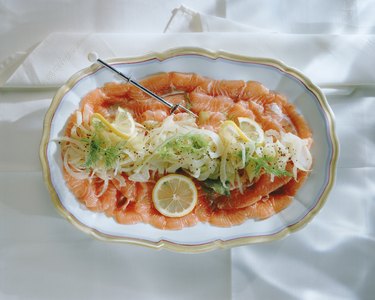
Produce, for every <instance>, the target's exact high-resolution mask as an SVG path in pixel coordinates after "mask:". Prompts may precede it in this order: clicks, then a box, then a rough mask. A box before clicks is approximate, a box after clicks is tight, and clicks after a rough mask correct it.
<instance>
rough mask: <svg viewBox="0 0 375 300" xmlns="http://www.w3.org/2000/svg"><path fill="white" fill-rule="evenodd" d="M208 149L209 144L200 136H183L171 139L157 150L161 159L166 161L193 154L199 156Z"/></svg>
mask: <svg viewBox="0 0 375 300" xmlns="http://www.w3.org/2000/svg"><path fill="white" fill-rule="evenodd" d="M208 149H209V142H208V141H207V139H206V138H205V136H202V135H200V134H190V133H189V134H184V135H179V136H177V137H175V138H172V139H171V140H170V141H168V142H167V143H166V144H165V145H164V146H163V147H161V148H160V150H159V155H160V156H161V157H162V158H163V159H168V158H170V157H174V156H176V155H179V156H180V155H184V154H193V155H198V156H199V155H201V154H202V153H206V152H207V151H208Z"/></svg>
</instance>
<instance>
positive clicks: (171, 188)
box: [152, 174, 198, 217]
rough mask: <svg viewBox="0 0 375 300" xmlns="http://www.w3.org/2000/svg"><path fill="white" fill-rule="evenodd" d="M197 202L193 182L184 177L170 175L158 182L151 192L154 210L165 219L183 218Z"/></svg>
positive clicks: (196, 193)
mask: <svg viewBox="0 0 375 300" xmlns="http://www.w3.org/2000/svg"><path fill="white" fill-rule="evenodd" d="M197 200H198V192H197V188H196V187H195V184H194V182H193V181H192V180H191V179H190V178H189V177H186V176H183V175H179V174H170V175H167V176H164V177H162V178H160V179H159V180H158V182H157V183H156V185H155V187H154V189H153V191H152V201H153V202H154V205H155V208H156V209H157V210H158V211H159V212H160V213H161V214H162V215H164V216H167V217H183V216H185V215H187V214H188V213H190V212H191V211H192V210H193V209H194V207H195V205H196V204H197Z"/></svg>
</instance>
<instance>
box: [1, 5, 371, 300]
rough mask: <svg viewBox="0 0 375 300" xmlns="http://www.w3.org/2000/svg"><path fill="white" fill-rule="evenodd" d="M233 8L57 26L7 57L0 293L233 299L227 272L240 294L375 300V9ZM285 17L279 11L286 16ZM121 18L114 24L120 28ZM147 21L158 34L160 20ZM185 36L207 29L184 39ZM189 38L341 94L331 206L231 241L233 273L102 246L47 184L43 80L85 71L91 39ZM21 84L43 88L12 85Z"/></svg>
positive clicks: (206, 262) (196, 261) (133, 48)
mask: <svg viewBox="0 0 375 300" xmlns="http://www.w3.org/2000/svg"><path fill="white" fill-rule="evenodd" d="M219 2H220V1H219ZM13 3H14V2H13ZM15 3H17V1H16V2H15ZM85 3H86V2H85ZM170 3H171V2H169V1H168V5H169V6H168V9H169V7H170ZM1 4H3V3H1ZM86 4H87V3H86ZM225 4H226V5H225V14H221V17H220V16H219V14H217V13H212V14H211V13H210V9H207V10H205V13H200V12H199V11H197V10H194V9H192V8H187V7H176V6H174V7H175V8H176V9H175V10H174V13H173V14H172V17H171V19H170V20H169V22H168V20H167V19H165V26H164V25H163V26H161V27H160V28H162V29H164V30H165V31H166V32H167V33H168V34H165V35H161V34H160V35H159V34H137V33H130V34H127V35H124V34H123V33H120V34H117V35H114V34H104V33H102V34H77V35H74V34H64V33H61V34H51V35H50V36H49V37H48V38H47V39H45V40H43V41H42V43H40V44H38V45H37V46H36V48H35V49H34V50H33V51H32V52H31V53H30V54H29V55H28V56H27V57H26V54H25V53H20V55H19V56H17V55H15V57H14V58H18V59H19V60H18V61H16V59H11V58H10V60H9V61H8V62H5V63H4V62H3V63H4V65H6V68H5V67H4V68H3V70H6V71H7V72H8V73H7V76H3V77H1V75H4V73H3V72H0V80H1V78H3V82H4V81H7V85H6V87H7V88H4V89H3V90H0V141H3V142H2V144H1V147H0V191H1V196H0V199H1V201H0V257H1V258H0V298H2V299H17V298H21V299H25V298H26V299H27V298H29V299H50V298H51V291H52V292H53V294H54V296H55V299H66V298H69V299H79V296H81V298H82V297H87V298H90V299H102V298H104V297H109V296H112V297H111V298H112V299H115V298H116V299H120V298H123V297H128V298H137V299H156V298H159V299H175V297H176V295H181V298H184V299H200V298H205V299H228V298H230V296H229V295H228V294H227V293H225V291H226V289H225V288H224V286H227V280H229V276H231V289H232V291H231V298H232V299H250V298H251V299H273V298H276V299H372V298H373V295H374V294H375V288H374V285H373V278H374V275H375V251H374V249H375V244H374V241H375V221H374V218H373V216H374V215H375V198H374V195H375V184H374V181H373V178H375V156H374V155H372V154H373V152H374V149H375V134H374V132H375V118H374V117H373V112H374V110H375V88H374V86H373V85H374V83H375V80H374V72H373V70H372V65H371V62H373V61H375V60H374V59H373V58H374V57H373V55H374V52H375V51H374V45H375V43H374V36H373V35H372V33H374V32H375V30H374V29H375V26H374V24H375V22H374V21H373V17H372V16H373V13H374V11H375V10H374V5H372V4H371V1H355V0H349V1H339V0H334V1H323V0H320V1H315V2H314V1H302V2H300V1H297V0H286V1H280V2H278V3H275V2H274V1H272V3H271V1H270V0H266V1H262V2H259V1H255V0H251V1H249V0H247V1H244V0H242V1H241V0H239V1H232V2H231V1H228V2H226V3H225ZM7 5H10V4H7ZM51 5H52V6H53V5H54V4H51ZM87 5H89V4H87ZM219 6H220V5H218V6H212V7H211V8H212V10H211V11H214V12H217V7H219ZM0 7H1V6H0ZM20 7H21V8H22V5H21V6H19V7H18V9H21V8H20ZM270 7H272V9H269V8H270ZM94 11H95V10H94ZM169 11H170V9H169ZM169 11H168V14H167V15H169V14H170V12H169ZM220 11H222V10H220ZM16 12H18V13H21V12H22V10H15V13H16ZM164 13H165V11H164ZM125 14H126V13H125ZM280 14H281V15H283V17H282V18H280V17H275V16H279V15H280ZM132 20H133V21H134V20H135V19H134V18H133V19H130V21H129V20H127V22H128V23H127V24H130V23H131V22H132ZM118 22H120V21H118V20H117V23H116V22H115V23H116V24H117V25H114V27H116V28H119V26H120V25H119V23H118ZM129 22H130V23H129ZM192 22H193V23H192ZM226 22H228V23H226ZM88 24H89V23H87V24H84V25H83V26H86V27H85V28H88V27H89V25H88ZM158 24H160V23H158ZM226 24H227V25H226ZM104 25H105V24H104V23H103V24H102V26H104ZM69 26H72V25H69ZM142 26H144V27H142V28H146V29H145V30H147V28H150V27H152V24H151V22H150V23H149V24H148V25H147V24H143V25H142ZM147 26H149V27H147ZM104 27H105V26H104ZM69 28H71V30H72V31H73V29H74V28H73V27H69ZM107 28H108V30H107V31H110V29H111V28H113V27H111V26H110V25H108V27H107ZM132 28H133V29H132ZM158 28H159V27H158ZM162 29H160V30H162ZM258 29H261V30H262V33H260V34H259V33H257V32H258V31H257V30H258ZM134 30H136V29H134V27H131V26H130V27H127V28H125V29H124V30H123V31H128V32H129V31H134ZM188 31H190V32H191V31H194V32H199V31H201V32H200V33H189V34H184V35H183V38H181V34H180V33H181V32H185V33H187V32H188ZM222 31H225V32H226V33H220V32H222ZM275 32H277V33H275ZM295 33H298V34H295ZM349 33H350V35H349ZM369 33H370V34H369ZM39 34H40V33H39ZM119 37H122V38H123V39H121V40H120V41H119V40H118V38H119ZM103 41H105V43H103ZM124 41H126V42H127V44H126V45H125V44H124ZM74 42H78V45H79V46H78V47H76V45H77V44H75V43H74ZM186 45H188V46H198V45H199V46H202V47H205V48H209V49H212V50H218V49H224V50H227V51H231V52H238V53H242V54H246V55H261V54H264V55H262V56H271V57H274V58H277V59H282V60H284V62H286V63H287V64H288V65H290V66H293V67H297V68H299V69H300V70H301V71H302V72H304V73H305V74H307V75H308V76H310V77H311V79H312V80H313V81H314V82H316V83H318V84H319V85H321V86H324V87H326V88H327V87H330V88H332V89H335V90H336V93H335V94H332V95H329V96H328V101H329V103H330V105H331V107H332V109H333V111H334V113H335V116H336V129H337V134H338V137H339V140H340V147H341V149H340V158H339V162H338V172H337V183H336V185H335V187H334V189H333V190H332V192H331V194H330V196H329V199H328V200H327V203H326V205H325V206H324V207H323V208H322V210H321V212H320V213H319V214H318V215H317V216H316V217H315V218H314V219H313V220H312V222H311V223H310V224H308V225H307V226H306V227H305V228H303V229H302V230H301V231H299V232H297V233H294V234H292V235H290V236H289V237H287V238H285V239H283V240H281V241H276V242H272V243H267V244H258V245H249V246H243V247H238V248H234V249H232V250H231V266H232V267H231V270H232V271H231V273H229V272H228V273H225V272H226V271H227V270H228V268H227V265H228V263H229V261H228V260H227V258H228V255H227V254H228V252H224V253H223V252H222V251H214V252H211V253H206V254H200V255H196V256H189V257H188V256H181V255H179V254H174V253H166V252H155V251H153V250H149V249H143V248H141V247H135V246H131V245H129V246H128V245H118V244H106V243H101V242H98V241H95V240H93V239H91V237H89V236H85V235H83V234H82V233H81V232H79V231H77V230H76V229H75V228H73V227H72V226H71V225H70V224H69V223H68V222H66V221H65V220H64V219H62V218H60V217H59V216H58V215H57V214H56V211H55V209H54V207H53V205H52V203H51V202H50V201H49V195H48V192H47V191H46V189H45V187H44V185H43V182H42V180H41V172H40V165H39V160H38V155H37V154H38V150H39V141H40V137H41V130H42V119H43V116H44V113H45V111H46V109H47V108H48V105H49V102H50V99H51V98H52V96H53V94H54V92H55V88H51V89H44V88H45V87H48V86H49V87H54V86H56V85H59V84H60V83H62V82H64V81H65V80H66V79H67V77H69V76H70V75H71V74H72V73H74V72H75V71H77V70H78V69H80V68H82V67H85V66H87V65H88V64H89V63H88V62H86V61H83V60H84V59H85V57H86V55H87V51H92V50H93V49H92V48H93V47H94V48H95V47H96V48H95V49H94V50H97V51H99V53H100V54H101V55H102V57H104V58H106V57H110V56H134V55H139V54H144V53H147V51H162V50H163V49H168V48H171V47H177V46H186ZM75 47H76V49H78V50H72V49H75ZM294 47H295V48H294ZM113 49H117V50H116V51H117V52H116V51H115V50H113ZM19 50H20V51H21V52H22V51H23V50H25V49H24V48H21V49H19ZM25 58H26V59H25ZM23 59H25V60H24V64H22V61H23ZM73 62H74V63H73ZM20 63H21V64H20ZM0 68H1V67H0ZM11 69H12V70H11ZM14 71H16V72H15V73H14ZM11 74H13V76H12V77H10V78H9V76H8V75H11ZM0 85H1V84H0ZM17 86H23V87H35V86H37V87H39V89H38V90H37V91H38V92H36V91H35V92H32V91H30V90H25V91H22V90H18V89H17V90H14V89H12V88H11V87H17ZM42 88H43V89H42ZM4 141H5V142H4ZM20 182H21V183H22V188H21V187H20ZM67 245H69V246H67ZM77 257H78V258H79V259H77ZM182 260H185V261H186V262H188V263H185V264H182V262H181V261H182ZM202 266H204V267H203V268H202ZM207 267H209V268H207ZM181 268H182V269H181ZM129 270H131V271H129ZM160 270H163V272H162V271H160ZM197 270H199V278H197V277H196V272H197ZM72 272H74V274H72ZM165 272H167V273H168V274H169V275H170V276H169V275H168V276H166V275H165V274H166V273H165ZM70 275H71V276H70ZM77 278H79V280H77ZM170 278H173V279H174V280H173V283H174V285H171V281H170ZM208 278H213V279H212V280H208ZM198 279H199V280H198ZM200 280H204V285H205V288H204V290H202V284H201V282H198V281H200ZM100 282H101V283H103V284H101V285H100V284H99V283H100ZM145 282H147V284H146V285H145ZM46 286H48V288H46ZM67 286H69V287H70V288H69V289H67V288H66V287H67ZM140 287H142V288H140ZM185 291H188V292H186V293H185ZM201 291H203V292H201ZM208 291H211V292H208ZM202 293H203V294H202Z"/></svg>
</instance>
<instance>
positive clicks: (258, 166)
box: [248, 156, 293, 177]
mask: <svg viewBox="0 0 375 300" xmlns="http://www.w3.org/2000/svg"><path fill="white" fill-rule="evenodd" d="M248 159H249V162H248V163H251V164H252V165H253V168H254V175H255V177H257V176H259V175H260V173H261V171H262V170H263V171H264V172H266V173H267V174H272V175H275V176H277V177H281V176H290V177H291V176H293V174H292V173H290V172H288V171H287V170H282V169H279V168H277V166H275V164H274V158H272V157H267V156H264V157H253V156H250V157H248Z"/></svg>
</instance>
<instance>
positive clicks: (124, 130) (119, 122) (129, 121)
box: [92, 107, 135, 139]
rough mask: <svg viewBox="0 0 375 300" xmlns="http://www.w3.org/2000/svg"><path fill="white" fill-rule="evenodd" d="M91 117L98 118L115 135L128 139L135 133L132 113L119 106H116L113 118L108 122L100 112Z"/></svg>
mask: <svg viewBox="0 0 375 300" xmlns="http://www.w3.org/2000/svg"><path fill="white" fill-rule="evenodd" d="M92 119H98V120H99V121H100V122H102V123H103V124H104V126H106V127H107V128H108V129H109V130H110V131H112V132H113V133H114V134H116V135H117V136H119V137H121V138H124V139H129V138H131V137H132V136H133V135H134V133H135V122H134V119H133V117H132V115H131V114H130V113H129V112H127V111H126V110H124V109H122V108H121V107H119V108H118V111H117V114H116V118H115V120H114V121H113V122H112V123H110V122H109V121H107V120H106V119H105V118H104V117H103V116H102V115H101V114H100V113H94V114H93V115H92Z"/></svg>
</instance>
